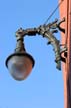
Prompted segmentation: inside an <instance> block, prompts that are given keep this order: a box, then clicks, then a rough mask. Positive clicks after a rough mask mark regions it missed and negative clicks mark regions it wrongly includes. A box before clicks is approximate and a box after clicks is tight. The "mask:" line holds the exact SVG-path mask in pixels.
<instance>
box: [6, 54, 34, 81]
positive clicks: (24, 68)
mask: <svg viewBox="0 0 71 108" xmlns="http://www.w3.org/2000/svg"><path fill="white" fill-rule="evenodd" d="M6 66H7V67H8V69H9V71H10V74H11V75H12V76H13V78H14V79H16V80H24V79H25V78H26V77H27V76H28V75H29V74H30V72H31V70H32V68H33V66H34V59H33V58H32V56H31V55H29V54H27V53H15V54H12V55H11V56H9V57H8V58H7V60H6Z"/></svg>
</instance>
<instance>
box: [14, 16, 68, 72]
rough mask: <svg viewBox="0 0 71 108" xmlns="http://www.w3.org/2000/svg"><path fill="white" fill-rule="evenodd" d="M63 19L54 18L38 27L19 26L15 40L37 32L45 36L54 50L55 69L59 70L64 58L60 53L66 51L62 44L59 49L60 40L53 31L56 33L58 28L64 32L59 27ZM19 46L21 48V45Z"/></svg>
mask: <svg viewBox="0 0 71 108" xmlns="http://www.w3.org/2000/svg"><path fill="white" fill-rule="evenodd" d="M64 21H65V18H63V20H62V21H60V22H59V21H58V19H56V20H55V21H54V22H52V23H49V24H47V25H40V26H39V27H38V28H29V29H26V30H23V29H22V28H20V29H19V30H18V31H17V32H16V37H17V42H18V40H22V38H23V37H25V36H26V35H28V36H35V35H36V34H38V35H42V36H43V37H45V38H47V39H48V44H51V45H52V46H53V50H54V52H55V62H56V64H57V66H56V67H57V69H59V70H61V61H63V62H65V58H63V57H62V56H61V54H62V53H66V52H67V47H66V45H64V47H63V48H62V49H61V46H60V41H59V40H58V39H57V38H56V37H55V36H54V33H57V32H58V30H60V31H61V32H63V33H65V29H64V28H61V27H60V25H61V23H63V22H64ZM21 42H22V41H21ZM22 45H23V44H22ZM21 48H23V46H22V47H21Z"/></svg>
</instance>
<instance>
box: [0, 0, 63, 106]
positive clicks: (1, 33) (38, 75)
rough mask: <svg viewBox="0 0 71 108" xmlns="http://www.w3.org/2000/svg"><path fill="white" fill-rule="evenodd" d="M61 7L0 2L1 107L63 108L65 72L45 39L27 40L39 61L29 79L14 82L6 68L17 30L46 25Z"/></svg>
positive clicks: (36, 0)
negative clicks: (58, 67) (60, 68)
mask: <svg viewBox="0 0 71 108" xmlns="http://www.w3.org/2000/svg"><path fill="white" fill-rule="evenodd" d="M57 4H58V0H54V1H53V0H1V1H0V108H63V106H64V90H63V89H64V88H63V76H62V71H58V70H57V69H56V64H55V62H54V59H55V57H54V52H53V48H52V46H47V40H46V39H43V38H42V36H38V35H37V36H36V37H28V36H27V37H26V38H25V47H26V50H27V52H29V53H30V54H31V55H32V56H33V57H34V59H35V67H34V68H33V70H32V73H31V74H30V76H29V77H28V78H27V79H26V80H24V81H21V82H19V81H16V80H14V79H13V78H12V77H11V75H10V73H9V71H8V70H7V68H6V66H5V60H6V58H7V57H8V55H10V54H11V53H13V51H14V49H15V46H16V38H15V32H16V30H17V29H19V28H20V27H22V28H28V27H38V26H39V25H41V24H43V23H44V22H45V21H46V19H47V18H48V16H49V15H50V14H51V12H52V11H53V9H55V7H56V6H57ZM55 18H59V11H58V10H57V11H56V13H55V14H54V15H53V17H52V18H51V19H50V22H52V21H54V20H55ZM56 36H57V37H58V38H60V34H56Z"/></svg>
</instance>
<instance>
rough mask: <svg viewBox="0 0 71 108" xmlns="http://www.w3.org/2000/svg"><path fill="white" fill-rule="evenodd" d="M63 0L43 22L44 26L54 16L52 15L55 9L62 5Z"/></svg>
mask: <svg viewBox="0 0 71 108" xmlns="http://www.w3.org/2000/svg"><path fill="white" fill-rule="evenodd" d="M63 1H64V0H61V2H60V3H59V4H58V5H57V7H56V8H55V9H54V10H53V12H52V13H51V14H50V16H49V17H48V18H47V20H46V21H45V23H44V25H45V24H46V23H47V22H48V21H49V19H50V18H51V17H52V16H53V15H54V13H55V12H56V11H57V9H58V8H59V7H60V5H61V4H62V2H63Z"/></svg>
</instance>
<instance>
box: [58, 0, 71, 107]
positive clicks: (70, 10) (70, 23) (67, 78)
mask: <svg viewBox="0 0 71 108" xmlns="http://www.w3.org/2000/svg"><path fill="white" fill-rule="evenodd" d="M61 1H63V2H62V4H61V5H60V9H59V11H60V19H62V18H63V17H65V23H64V24H62V27H64V28H65V34H63V33H61V38H62V43H63V44H66V45H67V48H68V53H67V58H66V63H62V71H63V79H64V108H71V0H59V2H61Z"/></svg>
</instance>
